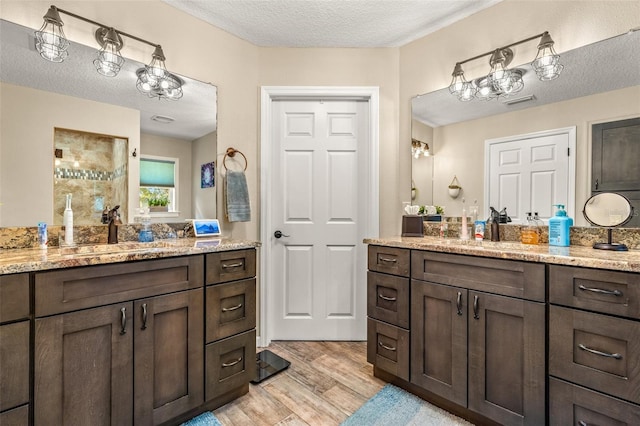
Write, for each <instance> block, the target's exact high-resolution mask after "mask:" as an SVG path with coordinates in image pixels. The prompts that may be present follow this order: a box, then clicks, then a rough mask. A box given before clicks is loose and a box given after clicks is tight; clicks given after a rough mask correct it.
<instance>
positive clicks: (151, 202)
mask: <svg viewBox="0 0 640 426" xmlns="http://www.w3.org/2000/svg"><path fill="white" fill-rule="evenodd" d="M141 200H142V201H143V202H144V201H146V202H147V205H148V206H149V211H150V212H167V211H169V203H170V201H169V191H168V190H161V189H160V190H158V189H156V188H153V189H149V190H147V191H145V193H144V194H142V196H141Z"/></svg>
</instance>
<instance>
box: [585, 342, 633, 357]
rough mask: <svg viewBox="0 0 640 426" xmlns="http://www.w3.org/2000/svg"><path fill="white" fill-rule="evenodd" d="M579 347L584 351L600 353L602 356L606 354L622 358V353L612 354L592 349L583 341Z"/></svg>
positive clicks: (606, 355)
mask: <svg viewBox="0 0 640 426" xmlns="http://www.w3.org/2000/svg"><path fill="white" fill-rule="evenodd" d="M578 347H579V348H580V349H582V350H583V351H587V352H590V353H592V354H595V355H600V356H604V357H607V358H615V359H622V355H620V354H610V353H607V352H602V351H598V350H596V349H591V348H588V347H586V346H585V345H583V344H582V343H579V344H578Z"/></svg>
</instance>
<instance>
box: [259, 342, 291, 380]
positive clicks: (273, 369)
mask: <svg viewBox="0 0 640 426" xmlns="http://www.w3.org/2000/svg"><path fill="white" fill-rule="evenodd" d="M256 364H257V365H256V367H257V368H256V378H255V379H253V380H252V381H251V383H254V384H257V383H260V382H262V381H263V380H266V379H268V378H269V377H271V376H273V375H275V374H278V373H279V372H281V371H284V370H286V369H287V368H289V366H290V365H291V363H290V362H289V361H287V360H286V359H284V358H281V357H279V356H278V355H276V354H274V353H273V352H271V351H270V350H268V349H265V350H264V351H262V352H258V353H257V354H256Z"/></svg>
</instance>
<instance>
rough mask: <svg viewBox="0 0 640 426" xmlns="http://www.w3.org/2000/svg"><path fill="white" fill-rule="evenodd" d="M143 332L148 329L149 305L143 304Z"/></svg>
mask: <svg viewBox="0 0 640 426" xmlns="http://www.w3.org/2000/svg"><path fill="white" fill-rule="evenodd" d="M140 329H141V330H146V329H147V304H146V303H143V304H142V327H140Z"/></svg>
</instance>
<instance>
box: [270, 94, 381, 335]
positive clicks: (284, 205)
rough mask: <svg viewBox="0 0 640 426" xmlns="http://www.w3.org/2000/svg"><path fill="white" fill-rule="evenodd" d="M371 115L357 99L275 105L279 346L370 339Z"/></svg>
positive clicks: (273, 320)
mask: <svg viewBox="0 0 640 426" xmlns="http://www.w3.org/2000/svg"><path fill="white" fill-rule="evenodd" d="M367 112H368V104H367V102H363V101H356V100H348V101H345V100H327V101H304V100H281V101H274V102H273V113H272V150H271V158H272V161H271V167H272V168H271V174H272V177H271V178H272V187H273V191H272V193H271V194H270V197H271V199H270V203H269V205H270V206H271V207H270V208H271V214H270V217H271V220H270V222H271V223H270V226H271V227H272V229H271V231H270V234H271V236H270V242H269V243H270V244H271V247H270V248H271V250H270V252H271V259H267V260H266V261H267V262H269V265H270V268H271V283H270V291H271V294H270V295H269V300H270V301H271V302H270V305H269V306H268V309H269V311H270V313H269V316H268V317H269V329H270V330H271V338H272V339H284V340H287V339H295V340H364V339H365V338H366V322H365V320H366V279H365V275H364V274H365V270H366V268H364V267H362V262H361V260H362V259H364V256H365V253H364V250H365V246H364V245H363V244H362V229H363V227H362V223H363V222H364V220H363V217H364V215H365V214H366V211H365V210H364V209H363V206H364V205H366V203H365V202H364V200H365V196H366V193H364V192H365V191H366V187H364V185H362V184H361V181H362V179H363V176H364V177H366V174H363V173H362V172H363V171H364V170H365V169H366V159H367V156H366V155H364V154H365V152H366V145H363V144H366V143H367V141H368V140H369V138H368V129H369V121H368V114H367ZM268 226H269V225H268ZM275 231H281V232H282V234H283V236H282V237H280V238H276V237H274V236H273V234H274V232H275Z"/></svg>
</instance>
